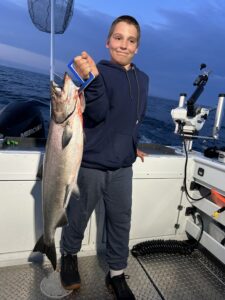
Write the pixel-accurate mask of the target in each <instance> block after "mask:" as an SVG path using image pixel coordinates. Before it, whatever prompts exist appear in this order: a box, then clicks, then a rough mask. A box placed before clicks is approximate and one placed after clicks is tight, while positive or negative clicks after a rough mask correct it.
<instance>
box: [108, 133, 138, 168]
mask: <svg viewBox="0 0 225 300" xmlns="http://www.w3.org/2000/svg"><path fill="white" fill-rule="evenodd" d="M112 152H113V154H114V155H113V156H114V159H116V160H117V161H118V162H121V163H132V162H133V161H134V160H135V157H136V156H135V149H134V143H133V137H132V136H131V135H127V134H121V133H115V135H114V138H113V145H112Z"/></svg>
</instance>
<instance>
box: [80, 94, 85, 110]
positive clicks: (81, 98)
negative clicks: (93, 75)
mask: <svg viewBox="0 0 225 300" xmlns="http://www.w3.org/2000/svg"><path fill="white" fill-rule="evenodd" d="M79 97H80V105H81V111H82V113H83V112H84V110H85V106H86V103H85V97H84V93H81V94H80V96H79Z"/></svg>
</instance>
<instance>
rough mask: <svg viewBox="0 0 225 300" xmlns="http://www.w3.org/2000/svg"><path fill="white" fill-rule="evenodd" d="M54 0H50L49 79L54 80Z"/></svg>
mask: <svg viewBox="0 0 225 300" xmlns="http://www.w3.org/2000/svg"><path fill="white" fill-rule="evenodd" d="M54 12H55V0H51V39H50V80H51V81H54V46H55V36H54V33H55V13H54Z"/></svg>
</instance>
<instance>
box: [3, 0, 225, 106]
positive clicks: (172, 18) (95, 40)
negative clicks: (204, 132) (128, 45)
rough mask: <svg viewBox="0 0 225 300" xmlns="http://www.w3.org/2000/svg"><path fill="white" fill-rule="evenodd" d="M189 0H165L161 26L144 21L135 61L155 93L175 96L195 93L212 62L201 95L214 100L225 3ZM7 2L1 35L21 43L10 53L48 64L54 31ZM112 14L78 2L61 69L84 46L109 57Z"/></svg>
mask: <svg viewBox="0 0 225 300" xmlns="http://www.w3.org/2000/svg"><path fill="white" fill-rule="evenodd" d="M174 3H175V1H174ZM185 3H186V5H187V6H188V7H189V9H186V10H184V9H180V8H179V10H178V8H177V7H174V6H173V7H172V6H171V8H167V9H166V6H165V5H163V4H161V5H160V7H161V8H160V9H158V10H157V14H160V17H161V18H159V20H163V22H161V23H158V24H157V26H155V25H154V26H153V25H151V24H150V25H147V24H146V22H145V23H141V27H142V40H141V45H140V49H139V52H138V55H137V56H136V57H135V63H136V64H137V66H138V67H140V69H142V70H144V71H145V72H146V73H147V74H148V75H149V76H150V93H151V95H156V96H162V97H166V98H169V99H178V98H179V94H180V92H186V93H187V94H188V95H190V94H191V93H192V92H193V90H194V87H193V82H194V80H195V78H196V76H197V75H198V74H199V72H200V71H199V66H200V64H201V63H203V62H204V63H206V64H207V66H208V68H209V69H210V70H212V71H213V72H212V75H211V76H210V79H209V82H208V83H207V86H206V88H205V92H204V93H203V95H202V96H201V97H200V99H199V101H200V102H204V103H207V104H212V105H213V104H215V103H216V101H217V95H218V94H219V93H221V92H224V90H222V88H224V77H225V65H224V47H225V31H224V28H225V19H224V11H225V4H224V1H223V0H205V1H204V5H202V0H201V1H200V0H196V1H195V2H193V3H194V4H193V3H192V4H191V5H190V3H189V2H187V1H186V2H185ZM75 4H76V3H75ZM2 5H3V4H2V3H0V10H1V12H2V16H1V19H0V26H1V28H4V30H1V32H0V41H1V43H2V44H5V45H8V46H11V47H14V48H15V49H17V48H18V49H20V50H19V52H18V53H16V50H15V52H14V55H11V57H10V58H9V59H13V62H15V61H18V57H17V55H19V53H20V55H21V58H20V59H21V60H22V59H23V58H22V54H24V55H25V57H26V59H25V62H26V61H28V60H29V63H27V65H28V64H29V65H30V66H34V67H36V66H37V65H38V66H39V67H40V66H41V67H42V68H43V67H44V66H45V69H48V67H49V58H48V57H49V52H50V49H49V48H50V47H49V46H50V35H49V34H46V33H43V32H40V31H38V30H37V29H36V28H35V26H34V25H33V24H32V22H31V20H30V17H29V14H28V11H27V10H25V9H21V8H19V7H13V8H8V10H7V8H6V7H4V5H3V6H2ZM157 5H158V4H157ZM75 7H76V6H75ZM167 7H168V5H167ZM9 16H10V18H9ZM112 20H113V17H112V16H110V15H109V14H105V13H101V12H99V11H97V10H95V11H93V10H91V9H87V8H86V9H81V7H76V9H75V10H74V15H73V18H72V20H71V23H70V24H69V27H68V29H67V30H66V31H65V33H64V34H63V35H56V36H55V57H56V59H57V60H58V61H60V62H61V63H60V66H59V65H57V64H56V71H57V72H62V70H65V68H66V64H67V62H69V61H70V60H71V58H72V57H73V56H75V55H78V54H79V53H80V52H81V51H82V50H86V51H88V52H89V53H90V54H91V55H92V56H93V58H94V59H95V60H96V61H99V60H100V59H107V58H108V57H109V56H108V51H107V50H106V48H105V41H106V37H107V33H108V29H109V26H110V24H111V22H112ZM25 49H26V51H28V53H32V54H33V55H34V54H36V55H40V57H37V56H35V57H36V58H35V59H34V57H33V58H32V56H29V55H27V54H26V53H25V52H20V51H21V50H24V51H25ZM4 55H7V53H6V52H4ZM1 57H2V58H3V53H2V54H1ZM44 57H45V59H43V58H44ZM28 58H29V59H28ZM36 61H40V62H41V61H42V63H40V64H38V63H36Z"/></svg>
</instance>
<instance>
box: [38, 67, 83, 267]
mask: <svg viewBox="0 0 225 300" xmlns="http://www.w3.org/2000/svg"><path fill="white" fill-rule="evenodd" d="M51 94H52V99H51V103H52V112H51V121H50V127H49V133H48V139H47V144H46V151H45V157H44V166H43V177H42V207H43V224H44V233H43V235H42V236H41V237H40V239H39V240H38V242H37V243H36V245H35V247H34V250H33V251H35V252H36V251H39V252H42V253H45V254H46V255H47V257H48V258H49V260H50V261H51V263H52V266H53V268H54V270H55V269H56V265H57V256H56V248H55V240H54V236H55V231H56V228H57V227H62V226H64V225H66V224H67V223H68V221H67V216H66V210H65V209H66V206H67V203H68V200H69V197H70V194H71V192H72V190H74V192H78V188H77V183H76V182H77V176H78V171H79V168H80V164H81V159H82V154H83V141H84V137H83V119H82V113H83V111H84V107H85V101H84V96H83V94H78V87H76V86H75V84H74V83H73V81H72V80H71V78H70V77H69V75H68V74H67V73H66V74H65V76H64V84H63V88H62V89H61V88H60V87H59V86H57V85H56V84H55V83H53V84H52V87H51Z"/></svg>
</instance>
